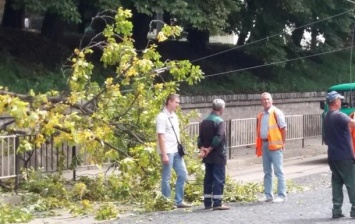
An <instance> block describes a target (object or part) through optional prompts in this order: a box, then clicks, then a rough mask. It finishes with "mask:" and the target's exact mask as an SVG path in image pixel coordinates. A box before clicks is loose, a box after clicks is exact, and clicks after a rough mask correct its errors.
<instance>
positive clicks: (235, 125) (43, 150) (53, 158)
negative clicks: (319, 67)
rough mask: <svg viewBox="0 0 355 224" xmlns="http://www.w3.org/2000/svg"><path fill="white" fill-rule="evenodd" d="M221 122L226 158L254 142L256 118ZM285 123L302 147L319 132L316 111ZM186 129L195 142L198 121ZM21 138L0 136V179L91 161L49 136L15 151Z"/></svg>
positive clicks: (318, 116)
mask: <svg viewBox="0 0 355 224" xmlns="http://www.w3.org/2000/svg"><path fill="white" fill-rule="evenodd" d="M225 122H226V137H227V139H226V141H227V146H228V150H229V155H228V158H229V159H230V158H231V151H232V150H234V149H236V148H238V147H243V146H249V145H253V144H255V138H256V118H246V119H233V120H228V121H225ZM286 123H287V126H288V132H287V140H296V139H301V140H302V147H304V139H305V138H307V137H315V136H321V134H322V131H321V129H322V126H321V115H320V114H310V115H291V116H286ZM186 131H187V134H188V135H189V136H190V137H191V138H192V139H193V142H194V144H195V145H196V140H197V137H198V134H199V122H193V123H190V124H189V125H188V127H187V128H186ZM25 138H27V139H28V140H31V138H32V136H15V135H11V136H0V141H1V144H0V169H1V170H0V180H1V179H5V178H11V177H17V175H18V173H19V170H20V169H21V168H29V167H33V168H34V169H42V170H43V171H46V172H52V171H58V170H72V171H73V179H74V180H75V178H76V169H77V168H82V167H87V166H93V165H94V164H93V162H92V160H91V158H90V155H89V153H87V152H86V151H85V150H82V149H81V150H80V148H79V147H78V146H70V145H68V144H65V143H63V144H61V145H59V146H58V145H54V142H53V139H49V140H48V141H47V142H46V143H45V144H42V145H41V146H40V147H38V148H36V149H35V150H31V151H27V152H25V153H16V149H17V148H18V146H19V142H20V141H21V140H23V139H25ZM79 161H80V162H79ZM78 162H79V163H78ZM17 182H18V178H16V183H17Z"/></svg>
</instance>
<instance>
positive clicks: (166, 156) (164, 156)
mask: <svg viewBox="0 0 355 224" xmlns="http://www.w3.org/2000/svg"><path fill="white" fill-rule="evenodd" d="M161 156H162V160H163V163H164V164H166V165H168V164H169V156H168V155H167V154H164V155H161Z"/></svg>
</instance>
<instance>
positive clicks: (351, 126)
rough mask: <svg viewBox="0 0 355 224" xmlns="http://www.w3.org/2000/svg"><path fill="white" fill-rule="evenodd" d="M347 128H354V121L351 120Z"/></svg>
mask: <svg viewBox="0 0 355 224" xmlns="http://www.w3.org/2000/svg"><path fill="white" fill-rule="evenodd" d="M348 126H349V128H355V120H354V119H351V120H350V121H349V123H348Z"/></svg>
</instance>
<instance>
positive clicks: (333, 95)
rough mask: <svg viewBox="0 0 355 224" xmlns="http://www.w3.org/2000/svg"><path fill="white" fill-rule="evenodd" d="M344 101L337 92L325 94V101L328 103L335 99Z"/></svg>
mask: <svg viewBox="0 0 355 224" xmlns="http://www.w3.org/2000/svg"><path fill="white" fill-rule="evenodd" d="M338 98H339V99H344V97H343V96H342V95H340V94H339V93H338V92H337V91H331V92H329V93H328V94H327V101H328V102H329V103H330V102H332V101H334V100H336V99H338Z"/></svg>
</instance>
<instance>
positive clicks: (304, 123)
mask: <svg viewBox="0 0 355 224" xmlns="http://www.w3.org/2000/svg"><path fill="white" fill-rule="evenodd" d="M302 122H303V130H302V149H303V148H304V136H305V134H304V132H305V131H306V128H305V127H306V121H305V115H303V116H302Z"/></svg>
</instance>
